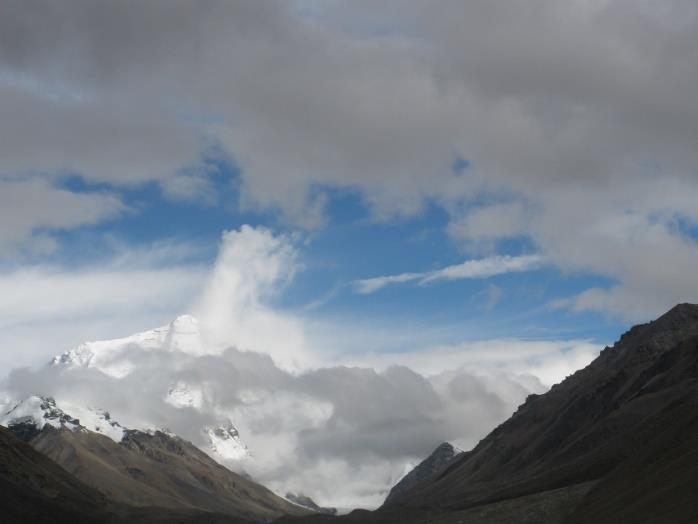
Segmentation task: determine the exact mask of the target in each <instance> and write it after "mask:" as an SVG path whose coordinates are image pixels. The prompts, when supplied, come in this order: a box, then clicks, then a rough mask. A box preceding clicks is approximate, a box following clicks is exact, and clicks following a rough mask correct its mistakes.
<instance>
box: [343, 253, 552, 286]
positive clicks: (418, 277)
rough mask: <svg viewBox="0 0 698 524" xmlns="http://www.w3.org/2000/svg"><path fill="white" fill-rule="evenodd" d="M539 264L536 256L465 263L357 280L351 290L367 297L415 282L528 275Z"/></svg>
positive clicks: (496, 257)
mask: <svg viewBox="0 0 698 524" xmlns="http://www.w3.org/2000/svg"><path fill="white" fill-rule="evenodd" d="M542 263H543V258H542V257H541V256H539V255H521V256H509V255H503V256H493V257H489V258H482V259H478V260H467V261H465V262H463V263H461V264H455V265H453V266H448V267H445V268H442V269H437V270H434V271H426V272H423V273H402V274H400V275H388V276H383V277H373V278H367V279H363V280H356V281H355V282H354V288H355V290H356V291H357V292H358V293H361V294H364V295H367V294H370V293H375V292H376V291H378V290H380V289H382V288H384V287H385V286H388V285H391V284H398V283H403V282H412V281H416V282H417V283H418V284H419V285H425V284H430V283H432V282H438V281H441V280H461V279H475V278H489V277H493V276H496V275H502V274H504V273H517V272H521V271H530V270H532V269H537V268H539V267H540V266H541V264H542Z"/></svg>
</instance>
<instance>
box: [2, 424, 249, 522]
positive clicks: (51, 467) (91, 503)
mask: <svg viewBox="0 0 698 524" xmlns="http://www.w3.org/2000/svg"><path fill="white" fill-rule="evenodd" d="M0 522H2V523H3V524H14V523H22V524H26V523H29V522H31V523H32V524H43V523H47V524H48V523H68V522H69V523H72V524H75V523H81V524H82V523H86V524H90V523H104V522H109V523H126V522H128V523H129V524H140V523H143V524H145V523H158V522H160V523H166V522H167V523H173V522H177V523H181V524H185V523H188V524H251V523H250V521H248V520H243V519H238V518H233V517H230V516H226V515H221V514H215V513H211V512H207V511H200V510H193V509H182V510H172V509H167V508H159V507H140V508H134V507H130V506H126V505H123V504H117V503H114V502H112V501H110V500H108V499H107V498H106V497H105V496H104V495H103V494H102V493H100V492H99V491H97V490H96V489H94V488H93V487H91V486H88V485H87V484H85V483H83V482H82V481H80V480H79V479H77V478H76V477H74V476H73V475H71V474H70V473H68V472H67V471H66V470H65V469H63V468H62V467H60V466H59V465H58V464H56V463H55V462H53V461H52V460H51V459H49V458H48V457H46V456H45V455H43V454H42V453H39V452H38V451H36V450H35V449H33V448H32V447H31V446H30V445H28V444H27V443H25V442H22V441H21V440H19V439H18V438H17V437H16V436H15V435H14V434H13V433H12V432H11V431H10V430H8V429H7V428H5V427H3V426H0Z"/></svg>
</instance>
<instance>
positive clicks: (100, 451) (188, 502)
mask: <svg viewBox="0 0 698 524" xmlns="http://www.w3.org/2000/svg"><path fill="white" fill-rule="evenodd" d="M101 413H102V418H101V419H100V418H99V417H98V416H93V417H92V418H91V419H90V422H91V423H92V424H91V428H92V429H88V428H87V427H85V426H84V425H82V423H81V419H78V418H77V417H74V416H72V415H70V414H68V413H66V412H65V411H63V410H62V409H61V408H60V407H58V406H57V405H56V403H55V401H53V399H50V398H42V397H30V398H28V399H26V400H24V401H22V402H20V403H19V404H17V405H16V406H15V407H14V408H13V409H11V410H10V411H9V412H8V413H7V414H5V415H4V416H3V417H2V418H0V423H2V424H4V425H7V426H8V427H9V428H10V430H11V431H13V432H14V433H15V434H16V435H17V436H18V437H20V438H22V439H24V440H25V441H27V442H28V443H29V444H30V445H31V446H32V447H33V448H34V449H35V450H37V451H39V452H41V453H42V454H43V455H45V456H46V457H48V458H50V459H51V460H53V461H55V462H56V463H57V464H58V465H59V466H61V467H63V468H64V469H65V470H66V472H68V473H70V474H72V475H74V476H75V477H76V478H77V479H79V480H81V481H83V482H84V483H86V484H87V485H89V486H92V487H94V488H95V489H97V490H98V491H99V492H100V493H102V494H103V495H104V496H106V497H107V499H109V500H110V501H114V502H116V503H120V504H123V505H128V506H135V507H150V506H157V507H161V508H170V509H172V510H177V511H182V510H205V511H208V512H217V513H220V514H225V515H229V516H234V517H239V518H241V519H246V520H250V521H258V520H271V519H273V518H275V517H278V516H280V515H284V514H288V515H303V514H307V513H308V512H307V511H305V510H303V509H301V508H299V507H298V506H296V505H294V504H291V503H290V502H288V501H286V500H285V499H283V498H281V497H279V496H277V495H275V494H273V493H272V492H271V491H269V490H267V489H266V488H264V487H262V486H260V485H258V484H256V483H254V482H253V481H251V480H249V479H247V478H244V477H242V476H240V475H237V474H235V473H233V472H231V471H229V470H228V469H226V468H224V467H223V466H221V465H219V464H217V463H216V462H215V461H214V460H212V459H211V458H210V457H209V456H208V455H206V454H205V453H203V452H202V451H200V450H199V449H198V448H196V447H195V446H194V445H192V444H191V443H189V442H187V441H185V440H182V439H180V438H179V437H177V436H176V435H173V434H170V433H168V432H165V431H151V432H144V431H138V430H130V429H126V428H123V427H121V426H120V425H119V424H118V423H117V422H115V421H113V420H111V417H109V415H108V413H106V412H101ZM98 420H101V421H102V423H101V424H99V423H98V422H96V421H98Z"/></svg>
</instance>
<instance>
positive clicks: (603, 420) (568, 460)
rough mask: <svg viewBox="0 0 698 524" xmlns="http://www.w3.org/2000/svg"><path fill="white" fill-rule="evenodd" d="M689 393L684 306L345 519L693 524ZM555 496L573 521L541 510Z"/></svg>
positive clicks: (693, 405) (693, 380) (696, 355)
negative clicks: (380, 503) (379, 502)
mask: <svg viewBox="0 0 698 524" xmlns="http://www.w3.org/2000/svg"><path fill="white" fill-rule="evenodd" d="M697 392H698V306H695V305H691V304H682V305H679V306H677V307H675V308H674V309H672V310H671V311H669V312H668V313H667V314H665V315H663V316H662V317H660V318H659V319H657V320H656V321H654V322H651V323H649V324H644V325H641V326H636V327H634V328H632V329H631V330H630V331H629V332H627V333H626V334H625V335H623V336H622V337H621V339H620V340H619V341H618V342H617V343H616V344H615V345H614V347H613V348H606V349H604V350H603V351H602V352H601V354H600V355H599V357H598V358H597V359H596V360H594V362H592V363H591V364H590V365H589V366H587V367H586V368H584V369H583V370H580V371H578V372H576V373H575V374H574V375H572V376H570V377H568V378H567V379H566V380H564V381H563V382H562V383H560V384H558V385H556V386H554V387H553V388H552V389H551V390H550V391H549V392H547V393H545V394H543V395H532V396H530V397H529V398H528V399H527V401H526V402H525V403H524V404H523V405H522V406H520V407H519V409H518V410H517V412H516V413H515V414H514V415H513V416H512V417H511V418H510V419H509V420H507V421H506V422H504V423H503V424H502V425H500V426H499V427H498V428H496V429H495V430H494V431H493V432H492V433H490V434H489V435H488V436H487V437H485V438H484V439H483V440H482V441H481V442H480V443H479V444H478V445H477V446H476V447H475V448H474V449H473V450H472V451H470V452H468V453H464V454H463V455H461V456H460V457H457V458H456V459H455V460H454V461H453V462H452V463H451V464H450V465H449V466H448V467H447V468H446V469H445V470H444V471H443V472H442V473H441V474H440V475H437V476H436V477H435V478H431V479H428V480H426V481H424V482H422V483H420V484H419V485H417V486H415V487H414V488H412V489H411V490H410V491H409V492H408V493H406V494H405V495H404V496H401V497H398V498H396V499H395V500H393V501H391V503H390V504H387V505H386V506H384V507H383V508H381V509H380V510H378V511H376V512H373V513H369V512H355V513H354V514H352V515H349V516H347V517H345V518H344V520H345V521H347V522H404V523H408V522H415V523H416V522H440V523H444V524H445V523H448V522H459V521H462V522H471V521H473V522H492V523H496V522H506V521H507V520H506V518H505V519H504V520H498V517H496V515H504V514H507V513H506V511H509V515H511V514H512V513H511V512H512V511H513V512H514V513H518V514H519V515H521V516H523V515H531V516H532V517H531V519H532V520H525V519H524V520H521V519H519V520H518V521H521V522H524V521H530V522H551V523H557V522H566V521H568V520H571V521H572V522H575V523H586V522H594V523H595V524H596V523H599V522H653V523H655V522H656V523H663V522H666V523H670V522H671V523H681V522H696V521H697V520H696V518H695V515H696V504H697V503H696V500H695V497H694V495H693V494H692V493H691V491H692V490H691V488H692V487H694V486H695V485H696V483H695V481H696V479H697V478H698V477H697V475H698V461H696V455H697V450H698V438H696V424H697V422H696V420H698V402H697V398H698V393H697ZM589 490H591V491H589ZM559 500H564V506H565V507H566V508H567V509H568V510H573V511H569V512H571V513H573V515H572V516H570V515H568V514H567V513H560V512H558V511H547V512H546V509H545V508H552V507H553V506H555V504H553V502H555V501H559ZM507 507H508V508H509V509H508V510H506V511H505V509H506V508H507ZM512 508H513V509H512ZM569 512H568V513H569ZM484 514H489V515H491V518H490V520H487V519H485V520H482V519H481V518H480V517H478V518H477V519H475V518H474V517H473V515H480V516H482V515H484ZM465 515H469V516H468V519H467V520H464V518H465V517H464V516H465ZM522 518H523V517H522ZM324 521H328V522H329V520H327V519H323V520H320V519H319V518H315V519H313V520H310V519H308V522H324Z"/></svg>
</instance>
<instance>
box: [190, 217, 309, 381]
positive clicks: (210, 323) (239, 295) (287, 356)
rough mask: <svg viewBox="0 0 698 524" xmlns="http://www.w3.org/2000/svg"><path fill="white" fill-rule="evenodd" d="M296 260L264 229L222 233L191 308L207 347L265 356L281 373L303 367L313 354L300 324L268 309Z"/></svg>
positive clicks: (286, 243)
mask: <svg viewBox="0 0 698 524" xmlns="http://www.w3.org/2000/svg"><path fill="white" fill-rule="evenodd" d="M296 257H297V252H296V249H295V247H294V245H293V243H292V241H291V239H289V238H287V237H284V236H274V235H273V234H272V232H271V231H269V230H267V229H265V228H261V227H260V228H256V229H255V228H252V227H250V226H242V228H240V230H238V231H228V232H225V233H224V234H223V239H222V242H221V246H220V251H219V254H218V258H217V260H216V262H215V265H214V267H213V269H212V271H211V274H210V276H209V277H208V281H207V283H206V285H205V287H204V288H203V291H202V293H201V295H200V297H199V298H198V300H197V301H196V303H195V304H194V306H193V309H192V310H193V312H194V314H195V315H196V316H197V317H198V318H199V319H200V320H201V322H202V327H203V330H204V334H205V336H207V337H208V341H209V343H210V344H212V345H215V346H218V347H221V348H225V347H228V346H233V347H236V348H238V349H241V350H252V351H260V352H263V353H266V354H269V355H271V356H272V357H273V358H274V360H275V362H276V363H277V364H278V365H281V366H283V367H284V368H286V369H300V368H302V367H304V366H307V365H308V364H309V363H310V361H311V360H312V359H313V356H312V352H311V351H310V348H309V347H308V346H309V342H308V341H307V340H306V338H305V334H304V330H303V326H302V324H301V322H300V320H299V319H297V318H296V317H294V316H293V315H291V314H289V313H283V312H280V311H277V310H275V309H274V308H272V307H271V306H270V305H269V302H270V300H272V299H273V298H274V296H275V295H276V294H277V293H278V292H279V291H280V290H281V289H283V287H284V285H285V284H286V283H288V282H289V281H290V279H291V278H292V277H293V275H294V273H295V271H296V269H297V262H296Z"/></svg>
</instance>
